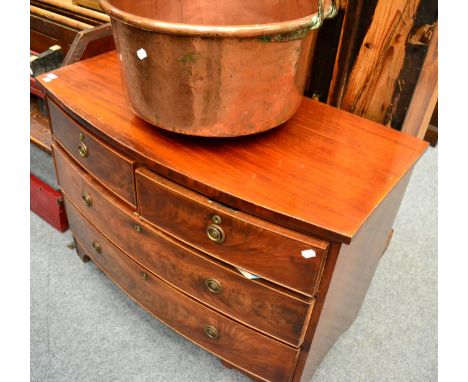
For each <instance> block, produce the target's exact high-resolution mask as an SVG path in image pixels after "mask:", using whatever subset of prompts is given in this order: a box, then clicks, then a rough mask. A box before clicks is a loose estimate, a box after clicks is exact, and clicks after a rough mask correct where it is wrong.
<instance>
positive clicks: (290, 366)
mask: <svg viewBox="0 0 468 382" xmlns="http://www.w3.org/2000/svg"><path fill="white" fill-rule="evenodd" d="M119 66H120V64H119V61H118V59H117V56H116V54H115V52H111V53H108V54H105V55H102V56H98V57H95V58H92V59H90V60H86V61H82V62H79V63H76V64H73V65H70V66H66V67H64V68H61V69H59V70H57V71H55V72H54V73H55V75H56V77H55V78H53V79H50V78H49V77H46V75H44V76H41V77H40V78H39V81H40V83H41V84H42V86H43V87H44V89H45V92H46V95H47V101H48V109H49V113H50V118H51V124H52V132H53V155H54V161H55V166H56V171H57V177H58V181H59V185H60V187H61V189H62V192H63V194H64V199H65V206H66V211H67V215H68V219H69V223H70V227H71V230H72V233H73V236H74V238H75V241H76V245H77V251H78V254H79V255H80V257H81V258H82V259H83V260H88V259H91V260H93V262H94V263H95V264H96V265H97V266H98V267H99V268H101V269H102V270H103V271H104V273H105V274H107V276H109V277H110V278H111V279H112V280H113V281H114V282H115V283H116V284H117V285H118V286H119V287H120V288H122V289H123V290H124V291H125V292H126V293H127V294H128V295H129V296H130V297H132V298H133V299H134V300H135V301H137V302H138V303H139V304H140V305H141V306H142V307H143V308H144V309H146V310H147V311H149V312H150V313H152V314H153V315H154V316H155V317H156V318H158V319H159V320H161V321H162V322H163V323H164V324H166V325H168V326H169V327H171V328H172V329H174V330H175V331H177V332H178V333H180V334H181V335H183V336H185V337H186V338H188V339H189V340H191V341H193V342H194V343H196V344H198V345H199V346H201V347H202V348H204V349H206V350H207V351H209V352H211V353H213V354H214V355H216V356H217V357H219V358H220V359H221V360H223V362H224V363H225V365H227V366H230V367H235V368H238V369H239V370H241V371H243V372H244V373H246V374H247V375H249V376H250V377H251V378H253V379H256V380H262V381H308V380H310V378H311V376H312V375H313V373H314V371H315V369H316V368H317V366H318V364H319V363H320V361H321V359H322V358H323V357H324V356H325V354H326V353H327V352H328V350H329V349H330V347H331V346H332V345H333V343H334V342H335V341H336V340H337V338H338V337H339V336H340V335H341V334H342V333H343V332H344V331H345V330H346V329H347V328H348V327H349V326H350V325H351V323H352V322H353V320H354V319H355V317H356V316H357V314H358V311H359V308H360V306H361V304H362V301H363V299H364V297H365V294H366V291H367V289H368V286H369V284H370V281H371V279H372V276H373V274H374V271H375V269H376V267H377V265H378V262H379V259H380V257H381V255H382V254H383V252H384V250H385V248H386V245H387V244H388V241H389V238H390V237H391V235H390V233H391V232H392V224H393V221H394V219H395V216H396V214H397V211H398V208H399V205H400V202H401V200H402V198H403V195H404V192H405V189H406V186H407V184H408V181H409V177H410V174H411V170H412V168H413V166H414V165H415V163H416V161H417V160H418V159H419V157H420V156H421V155H422V154H423V152H424V151H425V149H426V147H427V145H426V144H425V143H424V142H422V141H420V140H417V139H415V138H413V137H410V136H407V135H404V134H402V133H400V132H397V131H394V130H392V129H390V128H387V127H384V126H381V125H378V124H376V123H373V122H370V121H368V120H365V119H362V118H359V117H357V116H355V115H352V114H349V113H346V112H343V111H340V110H337V109H334V108H332V107H330V106H327V105H324V104H320V103H318V102H315V101H312V100H308V99H305V98H304V101H303V104H302V107H301V108H300V110H299V111H298V113H297V114H296V115H295V116H294V117H293V119H291V120H290V121H289V122H287V123H286V124H285V125H283V126H281V127H279V128H276V129H274V130H271V131H269V132H266V133H263V134H260V135H256V136H250V137H243V138H237V139H202V138H193V137H187V136H181V135H175V134H171V133H168V132H164V131H161V130H159V129H158V128H156V127H153V126H150V125H149V124H147V123H146V122H144V121H142V120H140V119H139V118H138V117H136V116H135V115H134V114H133V113H132V111H131V110H130V108H129V106H128V103H127V100H126V98H125V94H124V91H123V87H122V83H121V77H120V67H119ZM52 77H53V76H52ZM46 78H48V79H47V80H46ZM183 104H184V103H183V102H181V105H182V106H181V107H183Z"/></svg>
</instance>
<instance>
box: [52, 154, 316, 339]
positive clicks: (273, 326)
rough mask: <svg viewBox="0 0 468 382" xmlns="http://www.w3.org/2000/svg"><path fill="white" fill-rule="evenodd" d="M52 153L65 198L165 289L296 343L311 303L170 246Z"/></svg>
mask: <svg viewBox="0 0 468 382" xmlns="http://www.w3.org/2000/svg"><path fill="white" fill-rule="evenodd" d="M53 150H54V155H55V160H56V166H57V173H58V178H59V182H60V185H61V187H62V190H63V192H64V193H65V195H66V196H67V197H68V198H70V200H71V201H72V202H73V203H74V204H75V206H77V208H78V209H79V210H80V211H81V213H83V214H84V215H85V216H86V217H87V218H88V219H89V220H90V221H92V222H93V224H94V225H95V226H96V227H97V228H98V229H99V230H100V231H101V232H102V233H104V234H105V235H106V236H107V237H108V238H110V239H111V240H112V241H113V242H114V243H115V244H116V245H117V246H118V247H120V248H121V249H122V250H124V251H125V252H126V253H127V254H128V255H129V256H131V257H132V258H133V259H134V260H136V261H137V262H138V263H140V264H142V265H143V266H145V267H146V268H148V269H149V270H151V271H152V272H154V273H155V274H157V275H158V276H159V277H161V278H163V279H164V280H165V281H166V282H168V283H170V284H171V285H174V286H175V287H177V288H179V289H181V290H182V291H184V292H185V293H188V294H190V295H191V296H193V297H194V298H196V299H198V300H200V301H202V302H204V303H206V304H208V305H210V306H213V307H214V308H216V309H217V310H219V311H221V312H223V313H225V314H226V315H228V316H230V317H233V318H235V319H237V320H238V321H241V322H243V323H245V324H246V325H248V326H251V327H253V328H255V329H257V330H260V331H262V332H264V333H266V334H268V335H270V336H273V337H275V338H277V339H280V340H282V341H285V342H287V343H289V344H291V345H293V346H299V345H300V344H301V343H302V340H303V336H304V331H305V328H306V326H307V323H308V320H309V317H310V313H311V311H312V309H313V301H312V302H307V301H304V300H302V299H299V298H296V297H294V296H291V295H290V294H287V293H284V292H283V291H281V290H277V289H275V288H273V287H270V286H268V285H265V284H264V283H260V282H257V281H252V280H248V279H246V278H245V277H244V276H242V275H240V274H239V273H238V272H237V271H234V270H231V269H230V268H228V267H225V266H223V265H220V264H219V263H218V262H216V261H213V260H210V259H209V258H207V257H206V256H204V255H202V254H201V253H197V252H196V251H194V250H190V249H189V248H188V247H187V246H185V245H182V244H181V243H178V242H176V241H175V240H173V239H171V238H170V237H169V236H168V235H166V234H164V233H162V232H160V231H158V230H156V229H154V228H153V227H152V226H151V225H149V224H147V223H145V222H144V221H142V220H141V219H139V218H138V217H137V216H135V214H133V213H132V212H131V211H130V210H129V209H127V208H126V207H125V206H124V205H122V204H121V203H119V202H118V201H117V200H116V199H115V198H113V197H112V196H110V195H109V193H107V192H106V191H105V190H104V189H103V187H101V186H100V185H99V184H98V183H96V182H95V181H93V180H92V179H91V177H89V176H88V175H87V174H85V173H84V172H83V171H82V170H80V169H79V168H78V167H77V166H76V165H74V164H73V160H72V159H71V158H69V157H68V156H67V155H66V154H65V153H64V152H63V151H62V150H61V149H60V148H58V147H57V146H55V145H54V146H53ZM83 195H85V200H83Z"/></svg>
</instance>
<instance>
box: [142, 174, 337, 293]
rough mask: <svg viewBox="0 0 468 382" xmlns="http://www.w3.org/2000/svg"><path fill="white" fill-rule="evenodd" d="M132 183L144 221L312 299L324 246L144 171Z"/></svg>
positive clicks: (322, 261)
mask: <svg viewBox="0 0 468 382" xmlns="http://www.w3.org/2000/svg"><path fill="white" fill-rule="evenodd" d="M135 180H136V185H137V198H138V203H139V211H140V214H141V216H142V217H143V218H144V219H146V220H147V221H149V222H151V223H152V224H154V225H156V226H157V227H159V228H161V229H162V230H164V231H166V232H168V233H170V234H171V235H173V236H175V237H177V238H178V239H180V240H183V241H185V242H187V243H188V244H190V245H192V246H194V247H195V248H198V249H200V250H202V251H204V252H206V253H209V254H211V255H213V256H214V257H217V258H219V259H221V260H223V261H225V262H227V263H229V264H232V265H235V266H238V267H241V268H243V269H245V270H247V271H249V272H251V273H253V274H255V275H258V276H260V277H262V278H264V279H266V280H270V281H273V282H275V283H278V284H281V285H283V286H285V287H288V288H291V289H294V290H296V291H298V292H301V293H304V294H306V295H308V296H314V294H315V291H316V288H317V286H318V283H319V281H320V277H321V272H322V270H323V264H324V260H325V256H326V253H327V250H328V245H329V243H328V242H325V241H322V240H318V239H315V238H312V237H309V236H306V235H303V234H300V233H297V232H294V231H291V230H288V229H285V228H283V227H279V226H277V225H274V224H271V223H268V222H266V221H263V220H261V219H258V218H255V217H253V216H250V215H247V214H245V213H242V212H240V211H234V210H231V209H229V208H227V207H225V206H222V205H219V204H217V203H214V202H212V201H210V200H208V199H207V198H205V197H204V196H202V195H199V194H197V193H195V192H193V191H190V190H188V189H186V188H184V187H181V186H179V185H177V184H175V183H173V182H171V181H169V180H167V179H165V178H162V177H160V176H158V175H156V174H155V173H153V172H152V171H150V170H148V169H146V168H138V169H137V170H136V176H135Z"/></svg>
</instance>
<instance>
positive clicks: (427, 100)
mask: <svg viewBox="0 0 468 382" xmlns="http://www.w3.org/2000/svg"><path fill="white" fill-rule="evenodd" d="M438 54H439V52H438V27H437V26H436V27H435V29H434V35H433V37H432V39H431V43H430V46H429V52H428V54H427V57H426V60H425V62H424V66H423V68H422V70H421V75H420V76H419V80H418V84H417V86H416V89H415V91H414V94H413V97H412V100H411V104H410V106H409V109H408V112H407V114H406V117H405V121H404V123H403V127H402V131H404V132H405V133H408V134H411V135H414V136H415V137H418V138H420V139H423V138H424V136H425V135H426V132H427V129H428V127H429V122H430V120H431V118H432V115H433V113H434V109H435V106H436V104H437V97H438V69H439V63H438Z"/></svg>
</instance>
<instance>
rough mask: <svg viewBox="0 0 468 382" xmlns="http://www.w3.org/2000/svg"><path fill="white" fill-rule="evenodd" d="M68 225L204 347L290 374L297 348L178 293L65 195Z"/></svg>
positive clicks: (114, 273) (256, 368) (119, 278)
mask: <svg viewBox="0 0 468 382" xmlns="http://www.w3.org/2000/svg"><path fill="white" fill-rule="evenodd" d="M65 203H66V208H67V213H68V218H69V221H70V227H71V229H72V231H73V234H74V235H75V238H76V240H77V241H78V242H79V243H80V244H81V246H82V248H84V249H85V250H86V252H87V253H88V255H89V256H90V257H91V258H92V259H93V261H94V262H95V263H96V264H97V265H98V266H99V267H100V268H101V269H102V270H103V271H104V272H105V273H106V274H107V275H108V276H109V277H110V278H111V279H112V280H113V281H114V282H115V283H116V284H117V285H118V286H120V287H121V288H122V289H123V290H124V291H125V292H126V293H127V294H128V295H129V296H131V297H132V298H133V299H134V300H135V301H136V302H138V303H139V304H140V305H141V306H142V307H143V308H145V309H146V310H148V311H149V312H150V313H152V314H154V315H155V316H156V317H157V318H159V319H160V320H161V321H162V322H164V323H165V324H167V325H168V326H169V327H171V328H173V329H174V330H176V331H178V332H179V333H180V334H182V335H183V336H185V337H187V338H188V339H190V340H192V341H193V342H195V343H197V344H198V345H200V346H201V347H203V348H204V349H206V350H208V351H210V352H212V353H214V354H215V355H217V356H219V357H221V358H223V359H226V360H227V361H229V362H231V363H233V364H235V365H237V366H238V367H240V368H241V369H244V370H246V371H247V372H250V373H252V374H254V375H256V376H258V377H260V378H263V379H265V380H268V381H288V380H290V378H291V375H292V372H293V370H294V366H295V363H296V359H297V355H298V352H299V350H297V349H294V348H292V347H289V346H287V345H284V344H282V343H280V342H278V341H275V340H273V339H271V338H268V337H266V336H264V335H262V334H260V333H258V332H256V331H254V330H252V329H250V328H248V327H246V326H243V325H241V324H238V323H236V322H235V321H233V320H231V319H229V318H226V317H225V316H223V315H221V314H219V313H216V312H215V311H214V310H212V309H210V308H208V307H206V306H204V305H202V304H200V303H198V302H196V301H195V300H193V299H192V298H190V297H188V296H186V295H184V294H183V293H180V292H178V291H177V290H176V289H175V288H172V287H171V286H169V285H168V284H166V283H165V282H163V281H162V280H160V279H159V278H157V277H156V276H154V275H153V274H152V273H151V272H149V271H148V270H147V269H146V268H144V267H142V266H140V265H139V264H138V263H136V262H135V261H133V260H132V259H131V258H130V257H128V256H127V255H125V254H124V253H123V252H122V251H120V250H119V249H117V247H115V246H114V245H113V244H112V243H111V242H110V241H108V240H107V239H106V238H105V237H104V236H103V235H102V234H100V233H99V231H97V230H96V229H95V228H94V227H93V226H92V225H91V224H90V223H89V222H88V221H87V220H86V219H85V218H84V217H83V216H82V215H81V214H80V213H79V212H78V211H77V210H76V209H75V208H74V207H73V205H72V204H71V203H69V202H68V200H66V202H65Z"/></svg>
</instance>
